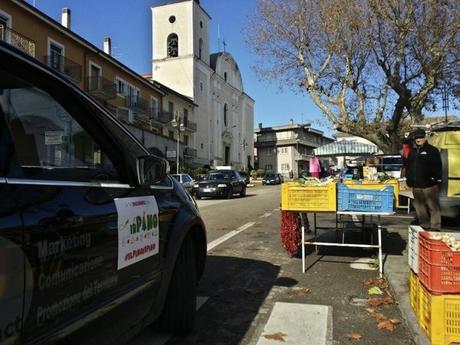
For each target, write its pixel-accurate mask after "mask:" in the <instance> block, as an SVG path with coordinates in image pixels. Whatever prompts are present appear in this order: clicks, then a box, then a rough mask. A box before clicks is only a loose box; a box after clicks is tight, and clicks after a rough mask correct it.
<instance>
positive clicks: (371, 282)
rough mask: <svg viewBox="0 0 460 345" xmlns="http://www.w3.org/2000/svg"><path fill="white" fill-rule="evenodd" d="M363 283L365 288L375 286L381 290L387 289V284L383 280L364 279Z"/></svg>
mask: <svg viewBox="0 0 460 345" xmlns="http://www.w3.org/2000/svg"><path fill="white" fill-rule="evenodd" d="M363 283H364V285H366V286H370V285H375V286H378V287H379V288H381V289H387V288H388V283H387V282H386V280H385V279H383V278H367V279H364V281H363Z"/></svg>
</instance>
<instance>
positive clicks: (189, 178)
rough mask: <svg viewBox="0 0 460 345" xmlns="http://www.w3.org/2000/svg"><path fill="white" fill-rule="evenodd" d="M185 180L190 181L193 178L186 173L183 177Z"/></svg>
mask: <svg viewBox="0 0 460 345" xmlns="http://www.w3.org/2000/svg"><path fill="white" fill-rule="evenodd" d="M183 180H184V182H190V181H192V178H191V177H190V176H188V175H184V178H183Z"/></svg>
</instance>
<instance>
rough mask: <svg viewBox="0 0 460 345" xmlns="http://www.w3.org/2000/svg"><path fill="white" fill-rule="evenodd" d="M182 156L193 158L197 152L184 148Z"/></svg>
mask: <svg viewBox="0 0 460 345" xmlns="http://www.w3.org/2000/svg"><path fill="white" fill-rule="evenodd" d="M184 156H186V157H192V158H195V157H196V156H197V151H196V150H195V149H192V148H191V147H186V148H185V149H184Z"/></svg>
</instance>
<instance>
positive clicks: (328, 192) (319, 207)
mask: <svg viewBox="0 0 460 345" xmlns="http://www.w3.org/2000/svg"><path fill="white" fill-rule="evenodd" d="M336 194H337V187H336V184H335V183H329V184H327V185H324V186H320V185H318V186H316V185H302V184H300V183H292V182H290V183H283V184H282V185H281V209H282V210H283V211H302V212H335V211H336V210H337V198H336Z"/></svg>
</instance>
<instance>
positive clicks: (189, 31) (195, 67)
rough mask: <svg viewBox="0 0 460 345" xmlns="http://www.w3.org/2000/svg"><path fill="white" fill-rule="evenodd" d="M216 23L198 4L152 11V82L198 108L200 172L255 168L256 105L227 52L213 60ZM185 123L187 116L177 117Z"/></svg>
mask: <svg viewBox="0 0 460 345" xmlns="http://www.w3.org/2000/svg"><path fill="white" fill-rule="evenodd" d="M210 21H211V17H210V16H209V15H208V14H207V13H206V11H205V10H204V9H203V8H202V7H201V5H200V3H199V1H198V0H183V1H171V2H169V3H166V4H164V5H159V6H154V7H152V30H153V35H152V38H153V52H152V79H153V80H155V81H158V82H159V83H162V84H164V85H166V86H168V87H169V88H171V89H173V90H175V91H177V92H179V93H180V94H182V95H185V96H187V97H189V98H190V99H191V100H193V102H194V103H195V104H196V105H197V107H196V108H195V110H194V117H195V121H196V123H197V131H196V133H195V135H194V137H193V140H194V142H193V143H190V144H192V145H193V146H194V147H195V148H196V150H197V157H196V158H195V163H196V165H198V166H204V165H210V166H219V165H231V166H233V167H234V168H235V169H239V170H249V169H251V168H252V167H254V153H253V152H254V149H253V148H254V137H253V133H254V132H253V131H254V105H255V102H254V100H253V99H252V98H251V97H250V96H249V95H247V94H246V93H245V92H244V89H243V80H242V76H241V73H240V70H239V68H238V64H237V62H236V61H235V59H234V58H233V56H232V55H231V54H230V53H228V52H225V51H224V52H217V53H214V54H210V42H209V25H210ZM176 116H178V117H181V118H182V116H183V114H180V113H177V114H176Z"/></svg>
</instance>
